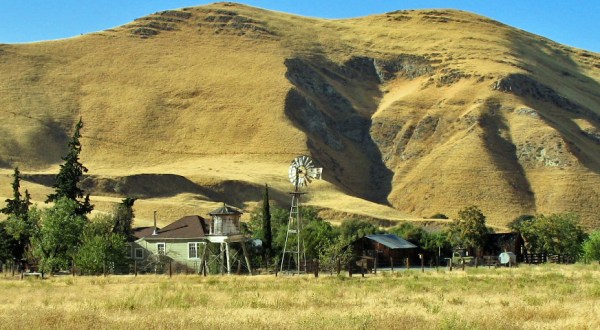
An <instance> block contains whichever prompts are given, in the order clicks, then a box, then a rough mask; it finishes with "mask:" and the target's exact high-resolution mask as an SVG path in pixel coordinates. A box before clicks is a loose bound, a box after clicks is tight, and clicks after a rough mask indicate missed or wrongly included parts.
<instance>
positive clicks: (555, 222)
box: [519, 213, 585, 260]
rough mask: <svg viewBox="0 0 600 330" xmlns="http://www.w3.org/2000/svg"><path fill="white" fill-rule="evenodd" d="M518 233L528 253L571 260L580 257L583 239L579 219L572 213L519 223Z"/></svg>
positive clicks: (539, 216) (539, 217)
mask: <svg viewBox="0 0 600 330" xmlns="http://www.w3.org/2000/svg"><path fill="white" fill-rule="evenodd" d="M519 232H520V233H521V235H522V236H523V239H524V240H525V242H526V246H527V249H528V250H529V251H531V252H538V253H539V252H545V253H548V254H560V255H564V256H566V257H567V258H571V259H572V260H576V259H577V258H578V257H579V256H580V255H581V252H582V247H581V244H582V242H583V241H584V239H585V232H584V231H583V229H582V228H581V226H580V225H579V217H578V216H577V215H576V214H574V213H558V214H551V215H549V216H545V215H543V214H540V215H537V216H536V217H535V218H534V219H532V220H529V221H525V222H523V223H521V224H520V226H519Z"/></svg>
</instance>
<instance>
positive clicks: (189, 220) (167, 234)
mask: <svg viewBox="0 0 600 330" xmlns="http://www.w3.org/2000/svg"><path fill="white" fill-rule="evenodd" d="M207 233H208V222H207V220H206V219H204V218H202V217H201V216H198V215H188V216H185V217H183V218H181V219H179V220H177V221H175V222H173V223H171V224H170V225H168V226H166V227H164V228H163V229H159V230H158V231H157V233H156V235H148V236H146V237H145V239H164V238H203V237H205V236H206V235H207Z"/></svg>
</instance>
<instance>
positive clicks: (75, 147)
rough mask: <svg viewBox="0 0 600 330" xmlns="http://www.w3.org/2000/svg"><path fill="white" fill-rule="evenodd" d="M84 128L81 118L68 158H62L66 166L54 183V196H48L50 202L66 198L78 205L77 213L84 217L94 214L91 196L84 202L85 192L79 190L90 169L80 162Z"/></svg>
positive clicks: (61, 168)
mask: <svg viewBox="0 0 600 330" xmlns="http://www.w3.org/2000/svg"><path fill="white" fill-rule="evenodd" d="M82 127H83V121H82V120H81V118H79V122H78V123H77V125H76V126H75V132H73V137H72V138H71V141H70V142H69V152H68V153H67V155H66V156H64V157H62V159H63V160H64V161H65V162H64V164H62V165H60V171H59V172H58V174H57V175H56V182H55V183H54V190H55V193H54V194H50V195H48V199H47V200H46V203H48V202H56V201H57V200H59V199H60V198H61V197H66V198H68V199H71V200H73V201H75V202H76V203H77V208H76V213H77V214H79V215H84V214H88V213H90V212H92V210H93V209H94V206H93V205H92V204H90V194H87V195H86V196H85V198H84V200H83V201H80V200H79V199H80V198H83V190H81V188H79V182H80V181H81V179H83V174H84V173H87V171H88V169H87V168H86V167H85V166H83V164H81V163H80V162H79V154H80V153H81V143H80V142H79V138H80V137H81V133H80V130H81V128H82Z"/></svg>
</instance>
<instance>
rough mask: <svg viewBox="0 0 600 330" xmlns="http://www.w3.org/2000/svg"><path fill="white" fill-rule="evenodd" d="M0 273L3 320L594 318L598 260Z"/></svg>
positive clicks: (435, 324) (599, 288)
mask: <svg viewBox="0 0 600 330" xmlns="http://www.w3.org/2000/svg"><path fill="white" fill-rule="evenodd" d="M0 276H2V277H0V289H1V290H0V292H1V293H0V328H2V329H15V328H25V327H27V328H78V329H83V328H95V329H98V328H136V329H143V328H162V329H166V328H169V329H171V328H205V329H228V328H238V329H239V328H250V329H255V328H271V329H277V328H288V329H289V328H291V329H317V328H318V329H357V328H360V329H364V328H370V329H424V328H428V329H468V328H473V329H519V328H524V329H540V328H547V329H556V328H563V329H564V328H576V329H597V328H599V327H600V267H598V266H597V265H591V266H583V265H575V266H557V265H544V266H536V267H529V266H521V267H520V268H513V269H506V268H505V269H487V268H479V269H467V270H466V271H465V272H463V271H460V270H459V271H453V272H448V271H447V270H446V271H441V270H440V271H439V272H436V271H429V272H425V273H420V272H416V271H408V272H405V271H401V272H395V273H393V274H390V273H380V274H378V275H377V276H374V275H371V276H370V277H366V278H360V276H359V277H356V276H355V277H353V278H347V277H335V276H333V277H330V276H328V275H324V276H321V277H320V278H318V279H315V278H314V277H309V276H301V277H297V276H296V277H278V278H275V277H274V276H254V277H239V276H230V277H226V276H224V277H220V276H212V277H206V278H203V277H199V276H183V275H181V276H174V277H173V278H171V279H169V278H168V277H164V276H150V275H146V276H138V277H131V276H109V277H75V278H73V277H61V278H52V279H47V280H43V281H40V280H36V279H28V280H23V281H21V280H13V279H10V278H7V277H3V276H4V275H0Z"/></svg>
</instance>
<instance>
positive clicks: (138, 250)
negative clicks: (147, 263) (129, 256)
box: [135, 248, 144, 259]
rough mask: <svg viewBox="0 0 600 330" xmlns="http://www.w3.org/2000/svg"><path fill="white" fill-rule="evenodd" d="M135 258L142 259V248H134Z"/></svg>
mask: <svg viewBox="0 0 600 330" xmlns="http://www.w3.org/2000/svg"><path fill="white" fill-rule="evenodd" d="M135 258H136V259H144V249H142V248H136V249H135Z"/></svg>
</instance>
